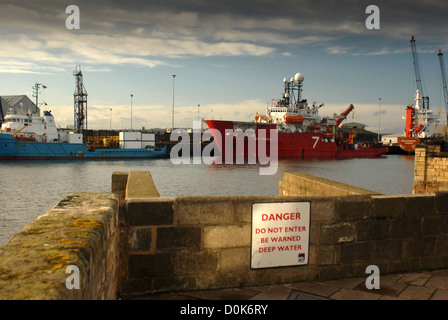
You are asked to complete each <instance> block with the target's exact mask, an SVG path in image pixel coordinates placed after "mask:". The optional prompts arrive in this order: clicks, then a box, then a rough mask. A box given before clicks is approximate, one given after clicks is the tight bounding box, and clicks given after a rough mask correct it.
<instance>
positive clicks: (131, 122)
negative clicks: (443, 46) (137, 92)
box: [131, 94, 134, 131]
mask: <svg viewBox="0 0 448 320" xmlns="http://www.w3.org/2000/svg"><path fill="white" fill-rule="evenodd" d="M133 97H134V95H133V94H131V131H132V98H133Z"/></svg>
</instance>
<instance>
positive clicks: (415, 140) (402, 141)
mask: <svg viewBox="0 0 448 320" xmlns="http://www.w3.org/2000/svg"><path fill="white" fill-rule="evenodd" d="M420 141H421V139H420V138H419V137H410V138H406V137H398V138H397V142H398V145H399V146H400V148H401V149H402V150H403V151H406V152H408V153H409V152H415V146H417V145H418V144H419V143H420Z"/></svg>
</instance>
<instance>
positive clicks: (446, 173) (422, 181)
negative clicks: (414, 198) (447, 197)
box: [413, 145, 448, 194]
mask: <svg viewBox="0 0 448 320" xmlns="http://www.w3.org/2000/svg"><path fill="white" fill-rule="evenodd" d="M414 161H415V164H414V188H413V193H414V194H420V193H432V192H437V191H448V152H442V151H441V146H440V145H429V146H428V145H418V146H417V148H415V160H414Z"/></svg>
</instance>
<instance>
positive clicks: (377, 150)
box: [206, 73, 387, 159]
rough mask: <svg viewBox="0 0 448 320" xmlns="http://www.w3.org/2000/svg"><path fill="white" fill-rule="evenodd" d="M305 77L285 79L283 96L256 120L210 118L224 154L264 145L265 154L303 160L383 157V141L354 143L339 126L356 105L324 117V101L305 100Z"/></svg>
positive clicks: (250, 152) (253, 152) (252, 152)
mask: <svg viewBox="0 0 448 320" xmlns="http://www.w3.org/2000/svg"><path fill="white" fill-rule="evenodd" d="M303 80H304V77H303V75H302V74H300V73H297V74H296V75H295V77H294V78H291V79H287V78H285V79H284V80H283V82H284V86H285V89H284V93H283V95H282V99H281V100H279V101H278V102H276V103H275V104H273V105H271V106H268V107H267V113H266V115H265V116H260V115H259V114H258V113H257V115H256V116H255V119H254V120H253V121H247V122H243V121H223V120H206V123H207V125H208V127H209V128H210V131H211V133H212V135H213V138H214V140H215V142H216V144H217V146H218V148H219V151H220V152H221V156H223V157H224V156H230V154H231V155H232V156H244V157H250V156H259V155H260V147H262V150H263V151H265V152H266V153H265V154H262V155H265V156H271V157H272V156H275V154H272V153H276V156H278V157H279V158H300V159H303V158H357V157H358V158H365V157H379V156H381V155H384V154H385V153H386V152H387V148H386V147H384V146H383V145H382V144H379V143H373V144H372V143H353V137H352V136H350V137H349V138H348V139H344V137H343V135H342V132H341V131H340V130H338V127H339V126H340V125H341V123H342V121H343V120H344V119H345V118H346V117H347V115H348V114H349V113H350V112H351V111H352V110H353V109H354V107H353V105H350V106H349V108H347V109H346V110H345V111H344V112H342V113H341V114H340V115H334V116H333V117H332V118H330V117H321V116H320V115H319V108H321V107H322V106H323V104H321V105H319V106H318V105H316V104H314V103H313V104H312V105H311V106H310V105H308V103H307V100H305V99H301V93H302V85H303ZM274 139H275V140H274ZM241 141H243V142H245V143H241ZM252 142H253V143H254V144H252V145H251V143H252ZM273 143H274V144H275V147H274V148H272V147H273V145H272V144H273ZM241 145H243V146H244V147H243V148H242V147H241Z"/></svg>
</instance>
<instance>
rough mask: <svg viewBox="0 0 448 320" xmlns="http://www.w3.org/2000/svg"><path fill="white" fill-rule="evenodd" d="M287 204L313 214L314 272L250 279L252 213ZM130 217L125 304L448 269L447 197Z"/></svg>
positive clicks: (147, 211)
mask: <svg viewBox="0 0 448 320" xmlns="http://www.w3.org/2000/svg"><path fill="white" fill-rule="evenodd" d="M306 178H307V179H309V178H310V177H306ZM317 180H319V179H317ZM285 201H309V202H310V204H311V225H310V247H309V257H310V260H309V263H308V265H305V266H295V267H280V268H268V269H251V267H250V262H251V228H252V225H251V214H252V213H251V210H252V204H253V203H258V202H285ZM125 211H126V221H127V224H128V225H127V227H128V228H129V230H130V231H129V238H128V242H127V245H128V257H127V268H128V271H127V278H126V280H125V282H124V284H123V291H122V294H123V295H124V296H126V295H129V296H131V295H139V294H146V293H155V292H167V291H181V290H197V289H212V288H226V287H239V286H251V285H267V284H275V283H288V282H295V281H314V280H329V279H343V278H350V277H359V276H365V270H366V267H367V266H368V265H377V266H378V267H379V268H380V271H381V274H388V273H395V272H409V271H419V270H430V269H437V268H446V267H448V193H437V194H433V195H418V196H417V195H414V196H413V195H409V196H385V195H359V194H358V195H346V196H334V197H316V196H314V197H310V196H306V197H301V196H279V197H251V196H244V197H242V196H228V197H179V198H160V197H144V198H140V199H137V198H134V199H131V200H129V201H126V210H125Z"/></svg>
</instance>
